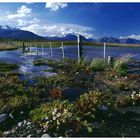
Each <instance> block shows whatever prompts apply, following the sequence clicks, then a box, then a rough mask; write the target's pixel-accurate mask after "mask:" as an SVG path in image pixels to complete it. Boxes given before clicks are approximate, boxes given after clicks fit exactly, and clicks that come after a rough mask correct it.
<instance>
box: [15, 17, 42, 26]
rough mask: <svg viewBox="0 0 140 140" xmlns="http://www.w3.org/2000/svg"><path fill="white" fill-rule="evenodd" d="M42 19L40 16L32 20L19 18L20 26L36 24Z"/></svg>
mask: <svg viewBox="0 0 140 140" xmlns="http://www.w3.org/2000/svg"><path fill="white" fill-rule="evenodd" d="M39 21H40V20H39V19H38V18H33V19H32V20H25V19H18V20H17V22H18V26H25V25H27V24H36V23H38V22H39Z"/></svg>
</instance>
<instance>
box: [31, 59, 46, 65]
mask: <svg viewBox="0 0 140 140" xmlns="http://www.w3.org/2000/svg"><path fill="white" fill-rule="evenodd" d="M33 63H34V65H35V66H41V65H47V61H46V60H45V59H37V60H34V61H33Z"/></svg>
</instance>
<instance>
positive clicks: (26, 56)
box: [0, 46, 140, 77]
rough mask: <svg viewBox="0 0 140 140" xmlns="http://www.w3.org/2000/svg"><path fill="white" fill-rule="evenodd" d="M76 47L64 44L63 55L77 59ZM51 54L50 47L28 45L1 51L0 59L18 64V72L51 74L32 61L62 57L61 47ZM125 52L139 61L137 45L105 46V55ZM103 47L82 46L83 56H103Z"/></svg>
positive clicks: (139, 50) (27, 74)
mask: <svg viewBox="0 0 140 140" xmlns="http://www.w3.org/2000/svg"><path fill="white" fill-rule="evenodd" d="M77 50H78V49H77V47H76V46H66V47H64V54H65V57H68V58H73V59H77ZM52 52H53V53H52V54H53V56H52V57H51V50H50V48H39V47H38V48H36V47H30V48H29V51H26V53H23V51H22V49H17V50H11V51H1V52H0V61H4V62H11V63H16V64H18V65H19V66H20V68H19V69H18V72H20V73H22V74H24V75H26V76H29V77H30V76H31V77H32V76H33V77H34V76H35V77H38V76H51V75H55V74H56V73H51V72H45V71H44V70H45V69H49V68H50V67H49V66H43V65H42V66H34V64H33V61H34V60H36V59H42V58H47V59H50V58H51V59H56V60H59V59H62V48H61V47H59V48H53V51H52ZM125 54H132V55H134V57H135V58H136V60H137V61H139V62H140V48H139V47H108V46H107V47H106V56H113V57H119V56H121V55H125ZM103 55H104V48H103V46H101V47H99V46H84V47H83V56H84V57H85V58H87V59H90V60H91V59H93V58H103Z"/></svg>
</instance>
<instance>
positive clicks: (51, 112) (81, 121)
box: [0, 55, 140, 137]
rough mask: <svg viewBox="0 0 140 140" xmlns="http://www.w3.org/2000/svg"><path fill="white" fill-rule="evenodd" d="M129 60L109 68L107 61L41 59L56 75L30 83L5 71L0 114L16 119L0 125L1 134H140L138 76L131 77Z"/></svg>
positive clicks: (0, 86)
mask: <svg viewBox="0 0 140 140" xmlns="http://www.w3.org/2000/svg"><path fill="white" fill-rule="evenodd" d="M130 58H131V56H129V55H127V56H123V57H121V58H118V59H117V60H115V61H114V63H112V64H111V65H109V64H108V63H107V62H106V61H105V60H103V59H94V60H93V61H92V62H88V61H87V60H85V59H81V60H80V61H76V60H71V59H64V60H62V61H55V60H45V59H39V60H36V61H34V64H35V65H36V66H40V65H48V66H50V67H51V68H52V69H51V71H53V72H56V73H57V75H56V76H52V77H40V78H38V79H32V81H22V80H20V79H19V76H17V75H12V74H9V72H8V73H7V72H4V73H3V74H2V75H1V77H0V91H1V94H0V114H4V113H5V114H11V115H12V118H13V119H12V118H10V120H8V122H7V121H5V122H2V123H1V125H0V130H1V133H0V134H1V136H4V137H9V136H11V137H27V136H28V137H41V136H46V137H48V136H51V137H60V136H61V137H81V136H82V137H95V136H96V137H105V136H110V137H117V136H118V137H124V136H127V137H128V136H140V134H139V132H140V123H139V118H140V113H139V109H140V85H139V82H140V75H138V74H129V73H128V70H129V67H128V66H127V63H128V62H129V61H130ZM46 71H47V70H46ZM7 124H8V125H7Z"/></svg>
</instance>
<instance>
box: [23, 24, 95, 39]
mask: <svg viewBox="0 0 140 140" xmlns="http://www.w3.org/2000/svg"><path fill="white" fill-rule="evenodd" d="M21 29H22V30H28V31H31V32H34V33H36V34H38V35H41V36H58V37H62V36H65V35H67V34H75V35H77V34H80V35H83V36H85V37H86V38H92V37H93V34H92V32H93V30H94V29H93V28H91V27H87V26H82V25H77V24H54V25H39V24H32V25H30V26H26V27H23V28H21Z"/></svg>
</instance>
